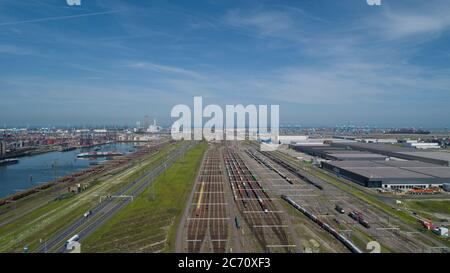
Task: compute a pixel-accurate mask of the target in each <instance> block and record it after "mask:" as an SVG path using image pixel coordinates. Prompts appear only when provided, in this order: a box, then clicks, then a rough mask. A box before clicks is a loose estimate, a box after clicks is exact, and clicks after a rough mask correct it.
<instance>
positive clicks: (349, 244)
mask: <svg viewBox="0 0 450 273" xmlns="http://www.w3.org/2000/svg"><path fill="white" fill-rule="evenodd" d="M281 198H282V199H283V200H285V201H286V202H288V203H289V204H290V205H291V206H293V207H294V208H295V209H297V210H298V211H300V212H301V213H303V214H304V215H305V216H306V217H308V218H309V219H310V220H312V221H313V222H315V223H317V224H318V225H319V226H320V227H321V228H322V229H324V230H325V231H327V232H328V233H330V234H331V235H333V237H335V238H336V239H337V240H338V241H339V242H341V243H342V244H343V245H344V246H345V247H347V249H349V250H350V251H351V252H353V253H362V251H361V250H360V249H359V248H358V247H357V246H356V245H355V244H353V243H352V242H351V241H350V240H348V239H347V238H345V237H344V236H343V235H342V234H339V233H338V232H337V231H336V230H335V229H334V228H332V227H331V226H330V225H328V224H326V223H324V222H322V221H320V220H319V219H318V218H317V217H316V216H315V215H314V214H312V213H310V212H309V211H307V210H306V209H304V208H303V207H302V206H300V205H299V204H297V203H296V202H295V201H294V200H292V199H291V198H290V197H288V196H286V195H281Z"/></svg>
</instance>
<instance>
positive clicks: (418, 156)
mask: <svg viewBox="0 0 450 273" xmlns="http://www.w3.org/2000/svg"><path fill="white" fill-rule="evenodd" d="M290 147H291V148H292V149H294V150H297V151H300V152H303V153H306V154H309V155H312V156H315V157H319V158H321V160H319V161H320V166H321V167H322V168H323V169H325V170H327V171H330V172H333V173H335V174H337V175H338V176H340V177H344V178H347V179H349V180H351V181H353V182H355V183H357V184H360V185H362V186H365V187H369V188H382V189H389V190H410V189H426V188H430V187H438V186H442V185H444V184H447V183H449V182H450V168H449V167H448V166H449V162H450V154H448V153H443V152H418V151H416V150H415V149H409V148H402V147H397V146H393V145H384V144H370V143H360V142H351V141H349V142H333V141H325V143H323V144H317V143H315V144H314V145H305V144H303V143H302V144H292V145H290Z"/></svg>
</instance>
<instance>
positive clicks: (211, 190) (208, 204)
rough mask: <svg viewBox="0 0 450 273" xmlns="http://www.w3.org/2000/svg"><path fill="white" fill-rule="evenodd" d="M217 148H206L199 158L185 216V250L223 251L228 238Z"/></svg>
mask: <svg viewBox="0 0 450 273" xmlns="http://www.w3.org/2000/svg"><path fill="white" fill-rule="evenodd" d="M219 154H220V152H219V150H217V149H214V148H213V149H210V150H209V151H208V152H207V154H206V156H205V159H204V161H203V164H202V167H201V169H200V173H199V175H198V178H197V182H196V184H195V187H194V190H195V193H194V199H193V202H192V208H191V210H190V214H189V218H188V219H187V239H186V241H187V252H189V253H199V252H213V253H224V252H226V246H227V242H228V217H227V211H226V206H227V204H226V201H225V200H226V199H225V191H224V190H225V189H224V186H225V182H224V176H223V175H224V174H223V170H222V167H221V162H220V157H219Z"/></svg>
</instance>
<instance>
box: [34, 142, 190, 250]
mask: <svg viewBox="0 0 450 273" xmlns="http://www.w3.org/2000/svg"><path fill="white" fill-rule="evenodd" d="M192 145H193V144H187V143H185V144H183V145H182V147H181V148H179V149H178V150H177V151H175V152H172V154H171V155H169V156H168V158H167V159H166V160H165V161H164V162H162V163H161V164H160V165H158V166H156V167H155V168H153V169H152V170H151V171H149V172H146V173H145V174H143V175H142V176H140V177H139V178H137V179H136V180H134V181H133V182H131V183H129V184H128V185H126V186H125V187H123V188H122V189H121V190H119V191H118V192H116V193H115V194H114V196H121V195H123V194H124V193H128V192H129V191H131V192H130V193H129V194H128V195H130V196H133V197H134V196H137V195H139V194H140V193H142V192H143V191H144V190H145V189H146V187H148V185H149V184H150V183H151V182H153V180H154V179H155V178H156V177H158V176H159V175H160V174H161V173H162V172H163V171H164V170H165V169H167V168H168V167H170V166H171V165H172V164H173V163H174V162H175V161H176V160H177V159H178V158H180V157H181V156H182V155H184V153H185V152H186V151H187V150H188V149H189V148H190V147H192ZM130 202H131V200H130V199H128V198H127V199H118V200H117V199H114V198H106V199H105V200H104V201H103V202H101V203H99V204H98V205H97V206H96V207H95V208H93V209H92V210H91V214H90V216H89V217H88V218H86V217H84V216H81V217H79V218H78V219H77V220H76V221H75V222H74V223H72V224H71V225H70V226H68V227H67V228H65V229H64V230H62V231H60V232H59V233H58V234H56V235H54V236H53V237H52V238H51V239H50V240H47V241H46V242H44V243H43V244H41V245H40V246H38V247H37V249H36V250H35V251H34V252H37V253H39V252H47V251H55V252H64V251H65V246H64V243H65V241H66V240H67V239H68V238H70V237H71V236H73V235H75V234H78V235H79V237H80V241H81V240H83V239H84V238H86V237H87V236H89V235H90V234H92V232H94V231H95V230H96V229H97V228H98V227H100V226H101V225H102V224H103V223H105V222H106V221H107V220H109V219H110V218H111V217H113V216H114V215H115V214H116V213H117V212H118V211H119V210H120V209H122V208H123V207H125V206H126V205H128V204H129V203H130Z"/></svg>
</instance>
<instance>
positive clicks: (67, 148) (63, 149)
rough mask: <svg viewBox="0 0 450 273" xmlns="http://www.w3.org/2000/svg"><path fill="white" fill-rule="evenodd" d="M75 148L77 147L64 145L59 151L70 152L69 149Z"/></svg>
mask: <svg viewBox="0 0 450 273" xmlns="http://www.w3.org/2000/svg"><path fill="white" fill-rule="evenodd" d="M76 149H77V147H65V148H62V149H61V152H70V151H73V150H76Z"/></svg>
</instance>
